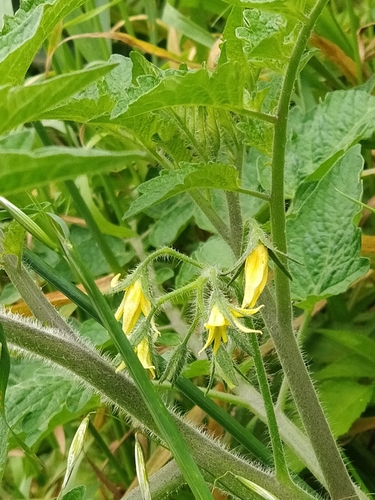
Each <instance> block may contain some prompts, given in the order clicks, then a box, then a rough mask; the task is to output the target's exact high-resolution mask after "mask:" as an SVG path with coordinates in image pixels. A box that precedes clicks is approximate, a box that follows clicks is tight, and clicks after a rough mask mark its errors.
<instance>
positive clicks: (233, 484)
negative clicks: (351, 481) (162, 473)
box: [0, 310, 314, 500]
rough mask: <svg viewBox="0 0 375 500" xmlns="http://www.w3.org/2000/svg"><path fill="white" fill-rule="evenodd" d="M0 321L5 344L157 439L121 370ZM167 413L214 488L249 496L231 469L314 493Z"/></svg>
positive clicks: (295, 496) (76, 345)
mask: <svg viewBox="0 0 375 500" xmlns="http://www.w3.org/2000/svg"><path fill="white" fill-rule="evenodd" d="M0 321H1V323H2V325H3V328H4V332H5V335H6V336H7V339H8V341H9V342H10V343H11V344H13V345H14V346H17V347H19V348H20V349H22V350H26V351H27V352H29V353H30V354H34V355H37V356H38V357H42V358H43V359H45V360H47V361H49V362H52V363H54V364H56V365H58V366H60V367H62V368H64V369H65V370H67V371H68V372H70V373H72V374H74V375H75V376H78V377H79V378H80V379H81V380H82V381H84V382H86V383H87V384H88V385H90V386H91V387H92V388H93V389H94V390H95V391H96V392H98V393H100V394H101V395H102V396H104V397H105V398H106V400H107V401H108V402H110V403H111V404H113V405H115V406H116V407H117V408H119V409H121V410H122V411H125V412H126V413H127V414H130V415H131V416H132V417H134V418H135V419H136V421H138V422H139V423H140V424H141V425H142V426H144V427H145V428H147V429H148V430H149V431H150V432H152V433H153V434H154V435H155V436H156V437H157V438H159V439H161V440H163V436H162V435H161V433H160V431H159V430H158V427H157V426H156V425H155V422H154V420H153V418H152V417H151V415H150V413H149V411H148V408H147V406H146V403H145V402H144V400H143V397H142V396H141V394H140V392H139V391H138V390H137V388H136V387H135V385H134V383H133V382H132V381H131V380H130V379H129V378H128V377H127V376H125V375H124V374H123V373H116V372H115V370H114V367H113V366H112V365H111V364H110V363H109V362H108V361H107V360H105V359H103V358H102V357H101V356H100V355H99V354H98V353H97V352H96V351H95V350H93V349H92V348H91V347H89V346H87V345H85V344H84V343H83V342H81V341H73V340H72V339H69V340H68V339H66V338H64V337H60V336H59V335H58V332H56V331H52V330H48V329H46V328H44V327H42V326H39V325H36V324H35V323H26V322H25V321H24V320H22V319H21V318H20V317H16V316H14V315H11V314H7V313H5V312H4V311H3V310H0ZM170 416H171V418H172V420H173V421H174V423H175V425H176V426H177V428H178V429H179V431H180V432H181V434H182V436H183V438H184V440H185V442H186V446H187V449H188V451H189V452H190V453H191V454H192V456H193V457H194V459H195V461H196V463H197V465H198V466H199V467H200V468H201V469H202V470H204V471H206V472H208V473H210V474H212V476H213V477H215V478H216V483H217V484H218V486H219V487H220V488H223V489H225V490H226V491H228V492H230V493H232V494H234V495H236V496H237V497H238V498H240V499H243V500H247V499H248V498H249V490H248V489H247V488H246V487H244V486H243V485H242V484H241V483H240V482H239V481H238V480H237V479H236V478H235V477H234V476H233V475H231V474H227V472H228V471H234V470H235V471H236V474H237V475H239V476H242V477H246V478H247V479H249V480H250V481H253V482H254V483H256V484H258V485H259V486H261V487H262V488H264V489H266V490H267V491H269V492H270V493H272V494H273V495H275V496H276V497H278V498H279V499H280V500H302V499H305V498H306V499H310V500H311V499H313V498H314V497H312V496H311V495H310V494H308V493H305V492H302V491H301V490H300V489H299V488H291V487H287V486H284V485H282V484H280V482H279V481H278V480H277V479H276V478H275V477H274V476H273V475H272V474H270V473H268V472H266V471H264V470H260V469H258V468H257V467H255V466H253V465H252V464H250V463H248V462H247V461H245V460H244V459H242V458H240V457H239V456H238V455H233V454H232V453H231V452H230V451H228V450H226V449H224V448H223V447H221V445H220V444H219V443H218V442H217V441H213V440H212V439H211V438H209V437H208V436H207V435H205V434H202V433H201V432H200V431H199V430H198V429H197V428H195V427H193V426H192V425H191V424H189V423H187V422H186V421H184V420H183V419H182V418H181V417H179V416H178V415H176V414H175V413H173V412H170Z"/></svg>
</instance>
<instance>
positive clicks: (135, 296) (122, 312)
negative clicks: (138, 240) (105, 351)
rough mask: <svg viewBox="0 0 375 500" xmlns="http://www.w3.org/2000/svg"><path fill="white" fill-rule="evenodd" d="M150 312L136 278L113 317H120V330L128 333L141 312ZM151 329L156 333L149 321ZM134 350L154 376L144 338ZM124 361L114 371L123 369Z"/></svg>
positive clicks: (148, 302) (147, 302) (149, 305)
mask: <svg viewBox="0 0 375 500" xmlns="http://www.w3.org/2000/svg"><path fill="white" fill-rule="evenodd" d="M150 312H151V303H150V301H149V300H148V298H147V297H146V296H145V294H144V293H143V290H142V283H141V280H140V279H139V280H137V281H135V282H134V283H132V284H131V285H129V286H128V288H126V290H125V293H124V297H123V299H122V301H121V304H120V305H119V307H118V309H117V311H116V313H115V318H116V319H117V321H119V320H120V319H121V318H122V330H123V332H124V333H125V334H126V335H130V333H131V332H132V330H133V328H134V327H135V325H136V323H137V321H138V319H139V317H140V315H141V313H142V314H143V315H144V316H145V317H147V316H148V315H149V314H150ZM151 326H152V329H153V331H154V332H155V333H156V334H157V335H158V334H159V332H158V330H157V329H156V326H155V324H154V322H153V320H152V321H151ZM135 352H136V354H137V356H138V358H139V361H140V362H141V363H142V366H143V367H144V368H145V369H146V370H150V372H151V376H152V378H155V367H154V366H153V365H152V364H151V354H150V347H149V345H148V340H147V339H146V338H144V339H142V340H141V342H140V343H139V344H138V345H137V346H136V348H135ZM124 368H125V363H124V362H122V363H121V364H120V366H119V367H118V368H117V369H116V372H118V371H120V370H123V369H124Z"/></svg>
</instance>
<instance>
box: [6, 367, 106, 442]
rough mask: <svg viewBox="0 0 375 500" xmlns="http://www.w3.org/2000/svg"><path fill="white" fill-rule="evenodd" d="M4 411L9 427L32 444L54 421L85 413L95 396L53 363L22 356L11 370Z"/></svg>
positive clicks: (50, 429)
mask: <svg viewBox="0 0 375 500" xmlns="http://www.w3.org/2000/svg"><path fill="white" fill-rule="evenodd" d="M11 378H12V381H13V382H12V383H10V384H9V386H8V391H7V401H6V415H7V420H8V423H9V425H10V426H11V427H12V429H13V431H14V432H15V433H16V434H17V435H18V436H19V437H20V438H21V439H22V440H23V441H24V442H25V443H26V445H27V446H33V445H34V444H35V443H36V442H38V441H39V440H40V439H42V438H43V437H44V436H46V435H47V434H48V433H49V432H51V431H52V430H53V429H54V428H55V427H56V426H57V425H60V424H63V423H65V422H69V421H70V420H73V419H74V418H76V417H77V416H80V415H82V414H86V413H87V412H88V411H90V410H91V409H92V408H95V407H96V406H97V398H96V397H95V398H92V392H91V391H89V390H88V389H84V388H83V387H82V385H81V384H79V383H78V382H77V381H75V380H72V379H70V378H67V376H66V375H65V374H64V373H62V372H61V371H59V370H56V368H55V367H53V368H52V367H50V366H41V365H40V364H39V363H36V362H29V361H26V360H22V362H20V364H19V365H18V366H16V367H15V368H14V370H13V368H12V372H11Z"/></svg>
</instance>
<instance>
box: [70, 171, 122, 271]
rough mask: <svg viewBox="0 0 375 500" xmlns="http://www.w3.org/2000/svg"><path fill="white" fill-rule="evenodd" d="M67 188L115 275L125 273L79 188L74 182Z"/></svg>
mask: <svg viewBox="0 0 375 500" xmlns="http://www.w3.org/2000/svg"><path fill="white" fill-rule="evenodd" d="M65 186H66V187H67V189H68V191H69V193H70V196H71V197H72V199H73V202H74V204H75V206H76V209H77V211H78V213H79V214H80V215H81V217H83V218H84V219H85V221H86V224H87V226H88V228H89V229H90V231H91V234H92V235H93V237H94V239H95V241H96V243H97V244H98V246H99V248H100V250H101V252H102V254H103V256H104V258H105V260H106V261H107V262H108V265H109V266H110V268H111V270H112V272H114V273H115V274H118V273H121V274H122V272H123V269H122V267H121V266H120V264H119V263H118V261H117V258H116V257H115V254H114V253H113V252H112V249H111V247H110V246H109V245H108V243H107V241H106V240H105V238H104V236H103V234H102V233H101V231H100V229H99V227H98V225H97V223H96V221H95V219H94V217H93V216H92V213H91V212H90V210H89V208H88V206H87V205H86V203H85V201H84V199H83V198H82V196H81V193H80V192H79V190H78V188H77V186H76V185H75V183H74V182H73V181H70V180H69V181H65Z"/></svg>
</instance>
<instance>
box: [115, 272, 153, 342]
mask: <svg viewBox="0 0 375 500" xmlns="http://www.w3.org/2000/svg"><path fill="white" fill-rule="evenodd" d="M150 311H151V303H150V301H149V300H148V298H147V297H146V296H145V294H144V293H143V290H142V283H141V280H140V279H139V280H137V281H136V282H135V283H133V284H131V285H130V286H129V287H128V288H127V289H126V290H125V293H124V297H123V299H122V301H121V304H120V305H119V307H118V309H117V311H116V313H115V318H116V319H117V321H119V320H120V319H121V317H122V330H123V332H124V333H126V335H129V334H130V333H131V331H132V330H133V328H134V327H135V324H136V323H137V321H138V319H139V316H140V315H141V313H143V315H144V316H148V315H149V313H150Z"/></svg>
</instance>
